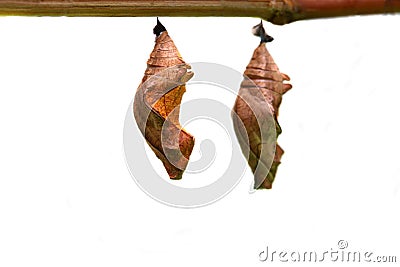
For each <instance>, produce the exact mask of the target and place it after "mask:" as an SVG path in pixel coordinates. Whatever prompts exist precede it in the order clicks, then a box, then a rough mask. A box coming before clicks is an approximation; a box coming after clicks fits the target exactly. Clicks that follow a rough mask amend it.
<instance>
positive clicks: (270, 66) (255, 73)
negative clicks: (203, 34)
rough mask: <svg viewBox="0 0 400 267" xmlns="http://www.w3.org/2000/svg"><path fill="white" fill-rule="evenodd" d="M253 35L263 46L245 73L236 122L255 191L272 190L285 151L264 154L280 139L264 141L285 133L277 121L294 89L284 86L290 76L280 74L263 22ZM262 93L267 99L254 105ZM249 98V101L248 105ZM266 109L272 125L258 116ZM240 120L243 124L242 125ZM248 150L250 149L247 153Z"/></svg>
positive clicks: (257, 50) (237, 101)
mask: <svg viewBox="0 0 400 267" xmlns="http://www.w3.org/2000/svg"><path fill="white" fill-rule="evenodd" d="M253 34H254V35H256V36H259V37H260V38H261V42H260V44H259V46H258V47H257V48H256V49H255V50H254V53H253V56H252V58H251V60H250V63H249V64H248V65H247V67H246V70H245V72H244V75H245V77H247V78H245V79H244V80H243V81H242V83H241V86H240V90H239V94H238V97H237V99H236V102H235V105H234V107H233V112H235V113H236V114H237V118H236V119H235V117H233V121H234V126H235V132H236V135H237V137H238V140H239V143H241V147H242V150H243V153H244V154H245V155H247V153H248V164H249V165H250V167H251V169H252V171H253V173H254V180H255V183H254V189H262V188H265V189H270V188H271V187H272V183H273V181H274V179H275V175H276V171H277V168H278V166H279V164H280V161H281V157H282V154H283V149H282V148H281V147H280V146H279V145H278V144H276V146H275V151H272V152H269V153H264V154H262V153H261V151H263V149H265V147H266V146H268V147H271V146H270V145H271V144H267V143H266V142H275V141H276V138H275V136H273V137H274V138H269V139H268V138H264V141H262V138H261V136H262V135H263V132H264V133H265V132H266V133H267V134H264V136H265V135H266V136H268V134H270V133H272V132H273V134H276V137H278V135H279V134H280V133H281V128H280V126H279V123H278V120H277V117H278V109H279V106H280V104H281V101H282V95H283V94H284V93H286V92H287V91H288V90H289V89H291V88H292V86H291V85H290V84H286V83H284V81H289V80H290V78H289V76H288V75H286V74H283V73H281V72H280V71H279V68H278V66H277V65H276V64H275V62H274V60H273V58H272V56H271V55H270V53H269V52H268V50H267V48H266V43H267V42H271V41H272V40H273V38H272V37H271V36H269V35H267V34H266V32H265V30H264V28H263V25H262V21H261V23H260V24H258V25H256V26H254V27H253ZM260 91H261V93H262V96H263V97H264V99H265V100H264V102H263V101H251V100H252V98H253V99H255V98H257V97H259V96H257V94H260ZM245 97H247V99H249V100H248V101H246V100H245ZM265 105H268V109H267V110H269V112H270V113H271V114H267V115H270V116H272V118H273V120H272V121H271V122H267V118H266V117H268V116H264V117H263V115H256V114H262V113H260V112H259V110H260V109H265V108H266V107H265ZM264 114H265V113H264ZM256 117H257V118H256ZM237 120H240V124H239V122H238V121H237ZM271 123H272V124H275V130H274V131H271V130H269V129H268V127H270V126H271ZM240 125H243V126H240ZM244 135H247V136H244ZM244 137H246V138H244ZM243 140H248V143H245V142H244V141H243ZM245 149H247V150H246V151H247V153H245ZM271 153H274V154H271ZM267 157H270V158H273V161H272V164H271V161H268V159H267ZM260 166H261V167H263V168H264V169H266V170H267V171H265V172H263V174H262V175H259V173H256V169H257V168H260ZM269 166H270V169H269ZM260 173H262V172H260Z"/></svg>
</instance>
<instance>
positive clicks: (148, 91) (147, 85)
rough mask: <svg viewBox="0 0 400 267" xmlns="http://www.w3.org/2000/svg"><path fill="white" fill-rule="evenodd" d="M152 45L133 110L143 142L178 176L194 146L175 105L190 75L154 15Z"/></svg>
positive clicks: (172, 174)
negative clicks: (153, 44) (154, 36)
mask: <svg viewBox="0 0 400 267" xmlns="http://www.w3.org/2000/svg"><path fill="white" fill-rule="evenodd" d="M153 33H154V34H155V35H156V40H155V46H154V49H153V51H152V52H151V54H150V58H149V60H148V61H147V69H146V71H145V74H144V77H143V79H142V83H141V84H140V85H139V87H138V89H137V91H136V95H135V100H134V105H133V112H134V116H135V120H136V123H137V125H138V127H139V129H140V131H141V132H142V134H143V135H144V137H145V139H146V142H147V144H148V145H149V146H150V147H151V149H152V150H153V151H154V153H155V154H156V156H157V157H158V158H159V159H160V160H161V161H162V163H163V164H164V167H165V169H166V171H167V172H168V175H169V177H170V178H171V179H180V178H182V174H183V172H184V170H185V168H186V166H187V164H188V160H189V157H190V154H191V153H192V149H193V146H194V138H193V136H192V135H190V134H189V133H187V132H186V131H185V130H184V129H182V127H181V125H180V124H179V105H180V103H181V101H182V96H183V94H184V93H185V91H186V88H185V82H187V81H188V80H189V79H191V78H192V76H193V73H192V72H190V71H188V69H190V66H189V65H188V64H186V63H185V62H184V61H183V59H182V57H181V55H180V54H179V52H178V50H177V48H176V46H175V44H174V42H173V41H172V39H171V37H170V36H169V35H168V32H167V31H166V29H165V27H164V26H163V25H162V24H161V23H160V21H159V20H158V18H157V25H156V26H155V27H154V29H153Z"/></svg>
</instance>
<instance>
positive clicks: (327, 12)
mask: <svg viewBox="0 0 400 267" xmlns="http://www.w3.org/2000/svg"><path fill="white" fill-rule="evenodd" d="M395 12H400V0H226V1H223V0H206V1H196V0H192V1H189V0H159V1H144V0H142V1H132V0H0V15H14V16H15V15H18V16H107V17H108V16H110V17H149V16H176V17H186V16H187V17H190V16H196V17H199V16H202V17H205V16H221V17H259V18H263V19H265V20H268V21H270V22H272V23H274V24H286V23H289V22H293V21H297V20H305V19H314V18H328V17H337V16H349V15H362V14H385V13H395Z"/></svg>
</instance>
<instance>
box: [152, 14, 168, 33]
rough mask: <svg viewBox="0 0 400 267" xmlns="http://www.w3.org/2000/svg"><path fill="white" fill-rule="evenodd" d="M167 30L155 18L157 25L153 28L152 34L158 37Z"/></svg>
mask: <svg viewBox="0 0 400 267" xmlns="http://www.w3.org/2000/svg"><path fill="white" fill-rule="evenodd" d="M166 30H167V29H165V27H164V25H162V24H161V22H160V20H159V19H158V17H157V24H156V26H155V27H154V28H153V33H154V34H155V35H156V36H157V37H158V36H159V35H160V34H161V33H162V32H165V31H166Z"/></svg>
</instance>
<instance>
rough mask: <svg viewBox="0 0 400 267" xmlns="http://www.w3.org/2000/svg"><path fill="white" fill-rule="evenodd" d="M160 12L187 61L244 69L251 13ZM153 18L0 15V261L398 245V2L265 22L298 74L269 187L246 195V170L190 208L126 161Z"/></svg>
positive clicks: (119, 261)
mask: <svg viewBox="0 0 400 267" xmlns="http://www.w3.org/2000/svg"><path fill="white" fill-rule="evenodd" d="M162 22H163V23H164V25H165V26H166V27H167V29H168V30H169V34H170V36H171V37H172V38H173V39H174V41H175V44H176V45H177V47H178V49H179V50H180V52H181V54H182V56H183V58H184V59H185V61H186V62H196V61H205V62H214V63H219V64H223V65H226V66H229V67H231V68H234V69H237V70H238V71H243V70H244V68H245V66H246V65H247V63H248V62H249V60H250V57H251V55H252V53H253V50H254V48H255V47H256V46H257V45H258V42H259V41H258V40H257V38H255V37H253V36H252V35H251V34H250V29H251V27H252V26H253V25H255V24H257V23H258V22H259V21H258V20H257V19H254V18H253V19H251V18H162ZM154 24H155V19H154V18H20V17H6V18H0V38H1V40H0V266H7V267H8V266H41V267H44V266H74V267H77V266H85V267H87V266H97V267H100V266H119V267H122V266H262V265H264V266H265V265H267V264H269V263H266V262H264V263H262V262H259V260H258V254H259V252H260V251H261V250H263V249H265V247H266V246H267V245H268V246H269V247H270V249H275V250H284V249H287V250H289V251H293V250H302V251H304V250H316V251H324V250H330V248H336V243H337V241H338V240H340V239H344V240H347V241H348V242H349V249H351V250H354V251H357V250H360V251H365V250H370V251H373V252H375V253H376V254H377V255H396V253H397V258H398V261H399V260H400V254H399V252H398V247H399V246H400V241H399V240H400V231H399V224H400V212H399V206H400V166H399V164H398V163H399V152H398V151H399V148H400V141H399V138H398V136H399V135H400V127H399V119H398V117H399V114H400V107H399V105H398V102H399V99H400V98H399V96H400V95H399V89H400V86H399V75H400V71H399V66H398V65H399V62H400V52H399V47H400V37H399V30H398V28H399V26H400V16H371V17H362V18H361V17H352V18H341V19H330V20H314V21H307V22H296V23H293V24H290V25H286V26H283V27H282V26H274V25H271V24H269V23H266V27H267V31H268V32H269V34H270V35H272V36H273V37H274V38H275V41H274V42H272V43H271V44H269V45H268V48H269V50H270V52H271V54H272V55H273V57H274V59H275V61H276V62H277V64H278V66H279V67H280V69H281V71H282V72H285V73H287V74H289V75H290V76H291V78H292V84H293V89H292V90H291V91H290V92H288V93H287V94H286V95H285V97H284V100H283V103H282V106H281V110H280V123H281V126H282V128H283V134H282V135H281V136H280V137H279V143H280V144H281V146H282V147H283V148H284V149H285V151H286V153H285V154H284V157H283V159H282V164H281V166H280V168H279V171H278V175H277V178H276V182H275V183H274V188H273V189H272V190H269V191H259V192H256V193H255V194H248V189H249V184H250V181H251V179H252V174H251V172H250V171H249V170H248V171H247V172H246V175H245V176H244V178H243V179H242V181H241V183H240V184H239V185H238V186H237V187H236V188H235V189H234V190H233V191H232V192H231V193H230V194H229V195H228V196H227V197H225V198H224V199H222V200H221V201H219V202H216V203H215V204H212V205H210V206H206V207H203V208H199V209H189V210H188V209H177V208H172V207H169V206H165V205H163V204H160V203H158V202H156V201H154V200H153V199H151V198H149V197H148V196H147V195H146V194H145V193H143V192H142V191H141V190H140V189H139V188H138V187H137V185H136V184H135V183H134V181H133V180H132V178H131V177H130V175H129V172H128V170H127V168H126V165H125V162H124V156H123V150H122V129H123V123H124V118H125V113H126V110H127V108H128V105H129V103H130V101H131V100H132V98H133V96H134V93H135V91H136V88H137V86H138V85H139V83H140V81H141V78H142V75H143V72H144V70H145V68H146V60H147V58H148V56H149V54H150V52H151V50H152V49H153V45H154V36H153V34H152V28H153V26H154ZM186 95H190V89H189V88H188V89H187V92H186ZM232 105H233V103H232ZM204 130H205V129H204ZM217 152H218V151H217ZM219 153H220V154H222V155H223V153H225V152H224V151H221V152H219ZM286 264H287V263H286ZM283 265H285V264H283ZM306 265H307V264H305V265H304V266H306ZM371 265H372V264H371ZM298 266H302V265H301V264H298Z"/></svg>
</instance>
